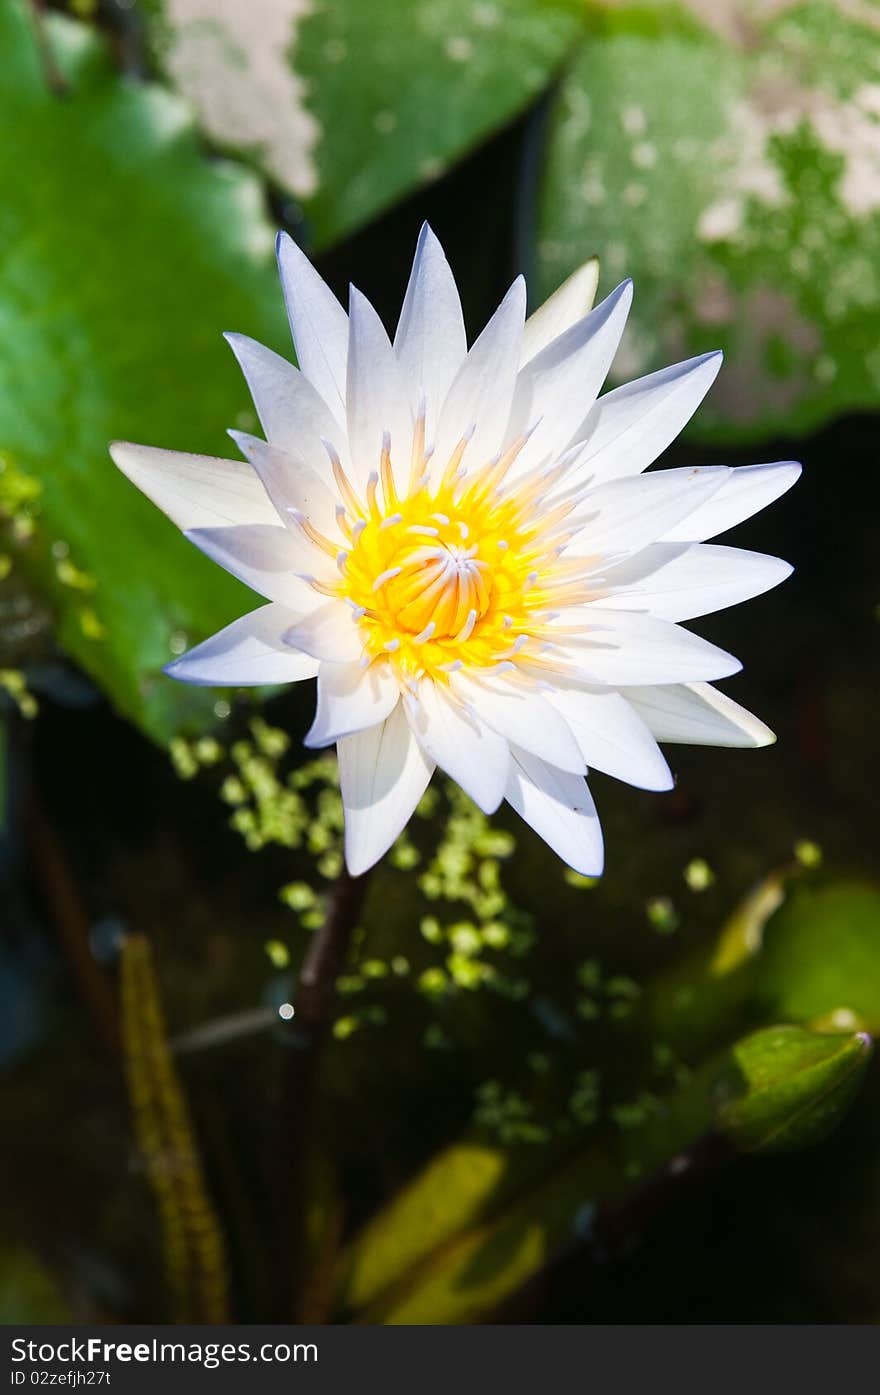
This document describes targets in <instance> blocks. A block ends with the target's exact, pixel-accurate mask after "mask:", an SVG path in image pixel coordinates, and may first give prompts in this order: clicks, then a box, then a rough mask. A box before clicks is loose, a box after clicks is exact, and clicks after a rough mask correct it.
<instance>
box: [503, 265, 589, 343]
mask: <svg viewBox="0 0 880 1395" xmlns="http://www.w3.org/2000/svg"><path fill="white" fill-rule="evenodd" d="M598 285H599V258H598V257H590V259H589V261H586V262H584V263H583V265H582V266H579V267H578V269H577V271H573V272H572V273H571V275H570V276H569V277H568V279H567V280H565V281H563V283H562V285H561V286H559V287H558V288H557V289H556V290H555V291H554V292H553V294H552V295H551V296H549V297H548V298H547V300H545V301H544V304H543V305H540V306H539V307H538V309H537V310H536V311H535V312H534V314H532V315H530V316H529V318H528V319H527V320H526V323H525V329H524V330H523V345H522V358H521V360H520V366H521V367H522V366H523V365H524V364H526V363H528V362H529V360H530V359H533V358H534V357H535V354H539V353H540V352H541V350H542V349H546V347H547V345H548V344H550V343H552V341H553V340H554V339H558V337H559V335H560V334H564V333H565V331H566V330H567V329H571V326H572V325H573V324H576V323H577V321H578V320H580V319H582V317H583V316H584V315H586V313H587V311H588V310H591V309H592V308H593V301H594V300H595V299H596V290H597V288H598Z"/></svg>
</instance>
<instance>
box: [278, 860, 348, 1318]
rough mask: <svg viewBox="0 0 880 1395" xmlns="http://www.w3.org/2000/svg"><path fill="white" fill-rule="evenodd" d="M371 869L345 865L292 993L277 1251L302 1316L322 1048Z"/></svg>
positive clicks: (287, 1288) (283, 1102)
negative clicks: (356, 872) (353, 871)
mask: <svg viewBox="0 0 880 1395" xmlns="http://www.w3.org/2000/svg"><path fill="white" fill-rule="evenodd" d="M368 880H369V873H366V874H365V875H363V876H360V877H352V876H350V875H349V873H348V871H347V870H346V868H345V867H344V866H343V869H342V871H341V872H340V873H339V876H338V877H337V879H336V881H335V883H334V884H333V887H332V889H331V892H330V897H329V901H328V905H327V914H326V917H325V919H324V923H323V925H322V926H321V928H320V929H319V930H316V931H315V934H314V936H313V938H312V940H311V942H310V944H309V947H308V950H307V951H306V956H305V959H304V960H303V965H302V969H301V971H300V978H299V985H298V988H297V992H296V996H295V998H294V1004H293V1006H294V1013H293V1016H292V1018H291V1019H290V1021H289V1023H288V1024H287V1025H286V1028H285V1047H286V1060H285V1062H284V1067H283V1072H284V1073H283V1080H282V1087H281V1112H280V1122H281V1143H280V1148H279V1164H280V1168H279V1172H280V1176H279V1184H280V1186H279V1194H280V1202H281V1216H282V1217H283V1224H282V1227H281V1230H280V1236H281V1242H282V1245H283V1247H284V1248H283V1250H282V1253H281V1255H280V1257H279V1262H280V1271H281V1275H282V1279H283V1281H284V1282H283V1287H282V1290H281V1291H282V1292H283V1293H287V1294H289V1295H290V1299H291V1308H292V1311H290V1312H288V1313H285V1314H284V1316H285V1319H290V1318H292V1319H293V1320H294V1321H296V1320H297V1319H298V1317H299V1312H300V1307H301V1296H302V1294H303V1292H304V1290H305V1288H306V1287H307V1283H308V1277H309V1276H308V1274H307V1273H306V1272H305V1261H306V1238H307V1237H306V1215H305V1212H306V1200H307V1194H308V1180H309V1165H310V1163H311V1161H312V1158H313V1150H314V1145H315V1135H316V1130H317V1124H318V1114H319V1111H318V1108H317V1103H318V1101H317V1085H318V1080H319V1076H320V1066H321V1053H322V1048H323V1045H324V1041H325V1039H326V1035H327V1031H328V1028H329V1026H330V1019H331V1015H332V1011H333V1004H334V1001H335V998H336V981H337V979H338V978H339V975H340V973H341V972H342V969H343V967H344V965H345V960H346V957H347V954H348V950H349V946H350V944H351V937H352V933H353V931H354V929H355V926H356V925H357V922H358V919H359V917H360V913H361V909H362V907H363V903H364V896H365V895H366V890H367V883H368Z"/></svg>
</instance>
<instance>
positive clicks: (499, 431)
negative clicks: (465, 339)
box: [434, 276, 526, 468]
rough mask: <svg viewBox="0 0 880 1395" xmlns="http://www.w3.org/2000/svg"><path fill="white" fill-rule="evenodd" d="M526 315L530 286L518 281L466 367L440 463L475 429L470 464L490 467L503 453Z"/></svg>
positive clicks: (444, 425)
mask: <svg viewBox="0 0 880 1395" xmlns="http://www.w3.org/2000/svg"><path fill="white" fill-rule="evenodd" d="M525 310H526V287H525V282H524V281H523V278H522V277H521V276H519V277H517V279H516V280H515V281H514V283H513V285H512V286H511V288H510V290H509V291H508V292H507V295H506V296H505V297H504V299H503V300H502V302H501V304H500V305H499V307H498V309H497V310H496V311H495V314H494V315H493V316H492V318H491V320H490V321H489V323H488V324H487V325H486V328H485V329H484V330H483V332H482V334H481V335H480V336H479V338H478V339H476V340H475V341H474V343H473V344H472V345H471V349H470V352H469V354H468V356H467V358H466V359H465V361H464V363H463V364H462V365H461V368H460V369H459V371H458V373H457V374H456V376H455V380H454V381H453V384H452V386H451V388H450V389H449V394H448V396H447V398H446V402H445V403H444V405H443V410H442V412H441V413H440V423H439V426H438V430H437V437H436V440H435V442H434V445H435V451H434V464H435V466H439V467H440V468H442V467H443V466H444V465H445V464H446V462H447V461H448V459H449V457H450V455H451V454H452V452H453V451H454V450H455V447H456V446H457V445H458V443H459V441H460V440H461V439H462V437H463V436H464V435H465V434H466V433H467V432H468V431H470V430H472V429H473V436H472V437H471V440H470V442H469V444H468V446H467V449H466V451H465V453H464V460H465V463H466V464H471V463H473V464H474V465H475V466H478V465H482V464H484V463H485V462H486V461H487V460H489V459H490V458H491V457H492V456H493V455H494V454H495V453H496V452H497V451H499V450H500V449H501V444H502V441H503V440H504V437H505V434H506V431H507V423H508V421H509V420H510V407H511V403H512V401H513V390H514V386H515V384H516V374H517V368H518V366H519V360H520V352H521V348H522V332H523V323H524V320H525Z"/></svg>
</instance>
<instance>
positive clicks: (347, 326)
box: [112, 226, 800, 875]
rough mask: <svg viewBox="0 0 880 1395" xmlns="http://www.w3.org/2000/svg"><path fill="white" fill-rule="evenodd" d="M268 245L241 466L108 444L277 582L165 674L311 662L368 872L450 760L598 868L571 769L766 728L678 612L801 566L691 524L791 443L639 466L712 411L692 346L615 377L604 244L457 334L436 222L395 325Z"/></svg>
mask: <svg viewBox="0 0 880 1395" xmlns="http://www.w3.org/2000/svg"><path fill="white" fill-rule="evenodd" d="M278 260H279V265H280V271H281V280H282V284H283V288H284V295H285V299H286V302H287V311H288V315H289V318H290V325H291V329H292V331H293V339H294V343H295V346H296V353H297V358H298V360H299V367H298V368H295V367H293V366H292V365H291V364H290V363H288V362H286V360H284V359H282V358H279V357H278V356H277V355H276V354H274V353H272V352H271V351H270V350H269V349H266V348H263V347H262V346H261V345H260V344H257V343H255V342H254V341H253V340H251V339H247V338H245V337H243V336H241V335H235V334H233V335H229V336H228V337H229V341H230V344H231V346H232V349H233V351H234V353H235V355H236V357H237V359H238V361H239V363H240V365H241V367H242V369H243V371H244V374H245V377H246V378H247V381H248V384H249V387H250V389H251V393H252V395H253V398H254V403H255V406H256V410H257V413H258V415H259V418H260V421H261V423H262V427H263V431H264V433H265V436H266V440H265V441H263V440H258V439H256V438H255V437H252V436H247V435H244V434H242V433H240V432H232V433H231V434H232V435H233V437H234V439H235V440H236V442H237V443H238V445H239V447H240V449H241V450H242V452H243V454H244V456H245V457H246V460H247V462H248V463H243V462H236V461H228V460H218V459H213V458H210V457H206V456H195V455H183V454H180V453H177V452H174V451H166V450H157V449H152V448H150V447H146V446H135V445H127V444H116V445H114V446H113V447H112V454H113V458H114V460H115V461H116V463H117V465H118V466H119V467H120V469H122V470H123V471H124V472H125V474H126V475H128V477H129V478H130V479H131V480H133V481H134V482H135V483H136V484H137V485H138V486H139V487H140V488H141V489H142V490H144V492H145V493H146V494H148V495H149V496H150V498H151V499H152V500H153V501H154V502H155V503H156V504H158V506H159V507H160V508H161V509H163V510H164V511H165V512H166V513H167V514H168V515H169V517H170V518H172V519H173V520H174V522H175V523H177V524H178V525H179V526H180V527H181V528H182V529H184V530H185V532H186V536H187V537H188V538H190V539H191V540H192V541H193V542H194V543H195V544H196V545H197V546H198V547H199V548H201V549H202V551H203V552H205V553H206V554H207V555H208V556H209V557H210V558H212V559H213V560H214V561H215V562H219V563H220V565H221V566H223V567H225V568H226V569H227V570H228V571H230V572H232V573H233V575H234V576H237V577H239V578H240V579H241V580H242V581H244V582H245V583H246V584H247V585H248V586H250V587H252V588H253V589H254V590H255V591H257V592H259V593H260V594H261V595H262V596H264V597H265V598H266V600H267V601H268V602H269V604H268V605H264V606H262V607H260V608H259V609H257V610H254V611H252V612H251V613H250V614H248V615H245V616H243V617H242V618H241V619H239V620H236V621H235V622H234V623H233V624H231V625H229V626H228V627H227V628H226V629H224V630H222V631H221V632H220V633H219V634H217V635H214V637H213V638H212V639H209V640H206V641H205V643H203V644H199V645H197V646H196V647H195V648H194V649H192V650H191V651H190V652H189V653H188V654H185V655H183V657H181V658H179V659H176V660H175V661H174V662H173V663H171V664H169V665H168V668H167V670H166V671H167V672H168V673H170V674H171V675H172V676H173V677H175V678H179V679H183V680H184V681H185V682H190V683H201V684H217V685H227V684H229V685H243V684H263V683H269V684H274V683H288V682H298V681H299V680H301V679H305V678H315V677H316V678H317V680H318V704H317V713H316V716H315V720H314V723H313V725H312V727H311V730H310V731H309V733H308V735H307V737H306V744H307V745H308V746H312V747H320V746H328V745H330V744H332V743H333V742H335V743H336V745H337V749H338V753H339V772H340V782H341V787H342V798H343V802H344V805H345V848H346V860H347V863H348V867H349V869H350V871H351V872H352V873H353V874H357V873H360V872H363V871H365V870H366V869H367V868H368V867H370V866H372V864H373V863H374V862H376V861H377V859H378V858H380V857H381V856H382V854H383V853H384V852H385V851H386V849H387V848H388V847H389V846H390V845H391V843H393V841H394V840H395V838H396V837H397V836H398V834H399V833H400V832H401V830H402V829H403V827H404V825H405V824H406V823H407V821H408V819H409V817H410V815H411V814H412V812H413V810H414V808H415V806H416V804H417V802H418V801H419V799H420V798H421V796H422V793H423V792H424V790H425V787H426V786H427V784H428V781H429V780H430V778H431V775H432V772H433V771H434V768H435V766H439V767H440V768H441V770H445V771H446V772H447V773H448V774H449V775H451V776H452V778H453V779H454V780H456V781H457V782H458V783H459V784H460V785H461V786H462V788H463V789H464V790H466V791H467V793H468V794H469V795H470V796H471V798H472V799H474V800H475V801H476V803H477V804H478V805H479V806H480V808H481V809H483V810H485V811H486V812H487V813H491V812H492V811H493V810H495V809H496V808H497V807H498V805H499V804H500V803H501V801H502V800H503V799H506V800H507V801H508V802H509V803H510V804H511V805H512V806H513V808H514V809H515V810H516V811H517V813H518V814H520V815H521V816H522V818H523V819H525V820H526V822H527V823H529V824H531V826H532V827H533V828H534V829H535V830H536V831H537V832H538V833H539V834H540V835H541V837H542V838H544V839H545V840H546V841H547V842H548V843H549V844H550V846H551V847H552V848H554V849H555V851H556V852H557V853H558V854H559V856H560V857H561V858H562V859H563V860H564V861H565V862H567V863H568V864H569V865H570V866H571V867H573V868H575V869H576V870H577V871H579V872H582V873H586V874H590V875H597V874H598V873H600V872H601V870H602V835H601V830H600V826H599V820H598V817H597V815H596V809H595V805H594V803H593V800H592V798H591V795H590V792H589V790H588V788H587V782H586V779H585V776H586V773H587V769H588V767H589V768H594V769H596V770H601V771H605V772H606V773H608V774H609V775H614V776H616V777H617V778H618V779H621V780H625V781H627V782H629V783H630V784H633V785H637V786H639V787H641V788H643V789H649V790H663V789H668V788H669V787H670V786H671V785H672V783H673V781H672V776H671V774H670V771H669V767H668V765H667V763H666V761H665V759H664V757H663V755H662V754H661V751H660V749H659V747H658V745H657V742H658V740H659V741H677V742H696V743H701V744H703V743H705V744H710V745H720V746H762V745H765V744H766V743H768V742H770V741H772V740H773V736H772V733H771V732H770V731H769V730H768V729H767V727H765V726H764V725H763V723H762V722H760V721H758V720H757V718H755V717H753V716H752V715H751V714H750V713H748V712H746V711H745V710H744V709H743V708H742V707H739V706H738V705H737V704H736V703H735V702H733V701H731V699H730V698H728V697H726V696H724V695H723V694H722V693H719V692H717V691H716V690H715V689H714V688H712V687H709V686H708V681H709V680H712V679H718V678H725V677H727V675H728V674H732V673H735V672H736V671H737V670H738V669H739V667H740V665H739V663H738V662H737V660H736V659H734V658H732V657H731V656H730V655H729V654H726V653H724V651H723V650H721V649H718V648H716V647H715V646H714V645H712V644H709V643H707V642H706V641H705V640H703V639H700V638H698V637H697V636H696V635H694V634H692V633H691V632H690V631H688V630H684V629H682V628H681V627H680V625H679V623H678V622H679V621H682V620H690V619H693V618H694V617H695V616H699V615H706V614H709V613H710V612H712V611H715V610H719V609H721V608H723V607H724V606H729V605H733V604H734V603H735V602H737V601H743V600H747V599H748V598H749V597H750V596H755V595H758V594H759V593H760V592H762V591H766V590H767V589H768V588H769V587H771V586H775V585H776V584H777V582H779V581H782V579H783V578H784V577H786V576H787V575H788V574H789V572H790V570H791V569H790V567H789V566H788V564H787V563H785V562H782V561H779V560H778V559H777V558H775V557H766V556H762V555H760V554H758V553H754V552H744V551H740V550H738V549H734V548H730V547H717V546H714V545H712V546H709V545H706V543H705V541H704V540H705V539H706V538H712V537H714V536H715V535H716V534H718V533H721V532H723V531H724V530H725V529H727V528H730V527H731V526H732V525H733V524H735V523H739V522H740V521H741V520H742V519H744V518H748V517H749V515H751V514H753V513H755V512H756V511H757V510H758V509H760V508H763V507H764V505H766V504H769V503H770V502H771V501H772V500H773V499H775V498H777V497H778V496H779V495H780V494H782V493H783V491H784V490H786V489H788V487H789V486H790V485H791V484H792V483H793V482H794V480H795V479H796V478H797V475H798V473H799V469H800V467H799V466H798V465H797V464H794V463H792V462H785V463H780V464H770V465H752V466H747V467H742V468H738V469H727V468H723V467H699V468H695V469H669V470H662V471H657V472H655V473H651V474H644V473H642V472H643V471H644V470H645V469H646V467H647V466H649V465H650V464H651V463H652V461H654V460H655V459H656V457H657V456H658V455H659V454H660V452H661V451H663V450H664V449H665V448H666V447H667V446H668V445H669V443H670V441H672V439H673V438H674V437H675V436H676V435H677V434H678V432H679V431H680V430H681V428H682V427H683V426H684V424H685V423H686V422H687V421H688V419H689V418H690V416H691V414H692V413H693V412H694V411H695V409H696V407H697V406H698V405H699V403H700V401H701V400H702V398H703V396H704V394H705V393H706V391H707V390H708V388H709V386H710V385H711V383H712V381H713V379H714V377H715V375H716V373H717V371H718V368H719V365H720V361H721V355H720V354H718V353H715V354H705V355H702V356H701V357H699V358H694V359H690V360H688V361H687V362H686V363H680V364H676V365H675V366H674V367H672V368H667V369H664V370H662V371H661V372H659V373H652V374H650V375H649V376H648V377H645V378H640V379H639V380H638V381H637V382H633V383H628V384H627V385H626V386H625V387H619V388H616V389H615V390H614V391H613V392H609V393H607V394H605V395H604V396H602V397H600V396H599V391H600V389H601V387H602V383H603V381H604V379H605V376H606V374H607V372H608V368H609V366H610V364H611V361H612V359H613V357H614V354H615V351H616V349H617V346H618V343H619V340H620V336H621V333H622V330H623V326H624V321H625V319H626V314H627V310H628V308H629V303H630V299H631V294H632V290H631V284H630V283H629V282H624V284H623V285H622V286H619V287H618V289H617V290H616V291H614V292H613V293H612V294H611V295H610V296H609V297H608V298H607V300H604V301H603V302H602V304H601V305H599V306H598V307H597V308H596V309H594V310H591V309H590V306H591V304H592V300H593V296H594V294H595V287H596V272H595V264H594V263H587V265H586V266H585V267H583V268H581V270H580V271H578V272H576V273H575V274H574V275H573V276H572V277H571V278H570V279H569V280H568V281H567V282H566V283H565V284H564V285H563V286H561V287H560V289H559V290H558V291H557V292H556V293H555V295H553V296H551V298H550V299H549V300H548V301H547V303H546V304H545V305H544V306H542V308H541V309H540V310H538V311H537V312H536V313H535V314H534V315H532V316H531V318H530V319H528V320H527V319H526V318H525V303H526V292H525V285H524V283H523V280H522V278H520V279H518V280H517V281H515V282H514V284H513V286H512V287H511V289H510V291H509V292H508V294H507V295H506V296H505V298H504V300H503V301H502V303H501V305H500V306H499V308H498V310H497V311H496V312H495V314H494V315H493V317H492V319H491V320H490V321H489V323H488V325H487V326H486V328H485V329H484V330H483V332H482V334H480V336H479V337H478V338H477V339H476V340H475V342H474V343H473V344H472V345H471V347H470V349H468V347H467V342H466V339H465V329H464V323H463V320H462V312H461V305H460V303H459V297H458V292H457V290H456V286H455V281H454V279H453V277H452V273H451V271H450V269H449V266H448V264H447V262H446V259H445V257H444V255H443V252H442V250H441V248H440V246H439V244H438V242H437V240H436V238H435V237H434V235H433V234H432V232H431V231H430V229H429V228H428V227H427V226H425V227H424V228H423V230H422V233H421V236H420V238H419V243H418V248H417V251H416V256H415V261H414V264H413V269H412V274H411V276H410V280H409V285H408V287H407V291H406V297H405V299H404V303H403V310H402V312H401V316H400V322H399V324H398V326H397V331H396V334H395V336H394V340H393V342H392V341H391V340H390V339H389V338H388V335H387V334H386V332H385V329H384V328H383V326H382V324H381V322H380V320H379V318H378V316H377V315H376V312H375V311H374V310H373V308H372V307H371V305H370V304H369V302H368V301H367V300H365V299H364V297H363V296H362V295H361V294H360V292H359V291H356V290H354V289H352V291H351V298H350V304H349V313H348V315H346V313H345V311H344V310H343V309H342V307H341V305H340V304H339V303H338V301H337V300H336V299H335V297H334V296H333V295H332V293H331V292H330V290H329V289H328V288H327V286H326V285H325V284H324V282H323V281H322V280H321V278H320V277H319V276H318V274H317V272H316V271H315V270H314V269H313V268H312V266H311V265H310V263H309V262H308V261H307V260H306V258H305V257H304V255H303V254H302V252H301V251H300V250H299V249H298V248H297V246H296V244H295V243H294V242H292V241H291V239H290V238H289V237H286V236H281V237H280V238H279V241H278Z"/></svg>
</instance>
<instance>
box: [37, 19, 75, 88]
mask: <svg viewBox="0 0 880 1395" xmlns="http://www.w3.org/2000/svg"><path fill="white" fill-rule="evenodd" d="M29 9H30V13H31V24H32V26H33V31H34V38H35V39H36V42H37V48H38V49H39V51H40V63H41V65H42V68H43V76H44V77H45V79H46V86H47V87H48V88H49V90H50V92H53V93H54V95H55V96H56V97H66V96H67V93H68V91H69V90H70V89H69V87H68V83H67V79H66V78H65V77H64V76H63V74H62V73H61V70H60V69H59V67H58V64H57V63H56V62H55V56H54V54H53V53H52V48H51V45H50V43H49V38H48V35H47V34H46V25H45V6H44V4H43V0H30V5H29Z"/></svg>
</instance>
